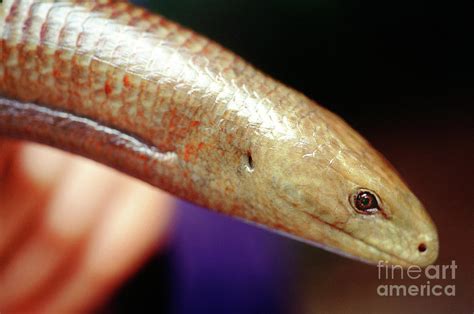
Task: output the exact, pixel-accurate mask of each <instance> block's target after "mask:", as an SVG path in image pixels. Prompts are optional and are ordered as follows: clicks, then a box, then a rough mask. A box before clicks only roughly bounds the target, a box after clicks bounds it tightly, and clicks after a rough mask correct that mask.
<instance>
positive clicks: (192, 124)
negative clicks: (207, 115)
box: [190, 120, 201, 128]
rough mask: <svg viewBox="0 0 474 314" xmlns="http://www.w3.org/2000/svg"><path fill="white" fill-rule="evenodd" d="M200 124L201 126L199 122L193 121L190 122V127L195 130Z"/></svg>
mask: <svg viewBox="0 0 474 314" xmlns="http://www.w3.org/2000/svg"><path fill="white" fill-rule="evenodd" d="M200 124H201V122H200V121H196V120H193V121H191V124H190V127H191V128H195V127H197V126H199V125H200Z"/></svg>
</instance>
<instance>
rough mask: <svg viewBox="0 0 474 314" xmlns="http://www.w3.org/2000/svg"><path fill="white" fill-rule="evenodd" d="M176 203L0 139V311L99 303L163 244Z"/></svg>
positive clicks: (93, 167)
mask: <svg viewBox="0 0 474 314" xmlns="http://www.w3.org/2000/svg"><path fill="white" fill-rule="evenodd" d="M172 205H173V201H172V197H171V196H169V195H167V194H166V193H164V192H161V191H159V190H158V189H155V188H152V187H150V186H148V185H146V184H144V183H142V182H139V181H137V180H134V179H131V178H129V177H126V176H124V175H122V174H119V173H118V172H115V171H113V170H110V169H107V168H105V167H103V166H100V165H98V164H95V163H94V162H92V161H89V160H85V159H82V158H80V157H76V156H72V155H69V154H64V153H62V152H59V151H57V150H53V149H51V148H46V147H44V146H39V145H34V144H21V143H19V142H14V141H9V140H3V139H0V312H1V311H2V310H3V311H34V312H38V311H39V312H58V311H84V310H88V309H93V308H94V307H96V306H97V305H100V304H101V302H103V301H104V299H105V298H107V296H109V295H110V294H111V293H112V292H113V291H114V289H115V288H117V287H118V286H119V285H120V284H121V283H122V282H123V281H124V280H125V279H126V278H127V277H128V276H129V275H131V274H132V273H133V272H134V271H135V270H136V269H137V268H138V267H139V266H140V265H141V264H142V263H143V262H144V261H145V259H146V258H147V256H149V255H150V254H152V253H153V252H155V251H156V250H157V249H158V248H160V247H162V246H163V244H164V243H165V241H166V235H167V233H168V232H167V231H168V229H169V226H170V222H171V207H172Z"/></svg>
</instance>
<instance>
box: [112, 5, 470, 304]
mask: <svg viewBox="0 0 474 314" xmlns="http://www.w3.org/2000/svg"><path fill="white" fill-rule="evenodd" d="M136 3H140V4H142V5H147V6H149V7H150V8H152V9H153V10H154V11H156V12H160V14H162V15H164V16H166V17H168V18H170V19H172V20H175V21H178V22H180V23H181V24H184V25H186V26H188V27H190V28H192V29H194V30H196V31H198V32H200V33H202V34H205V35H206V36H208V37H210V38H212V39H214V40H215V41H217V42H219V43H221V44H223V45H224V46H225V47H227V48H230V49H231V50H233V51H235V52H236V53H238V54H239V55H241V56H243V57H244V58H245V59H247V60H248V61H250V62H251V63H252V64H254V65H255V66H257V67H258V68H260V69H262V70H263V71H264V72H267V73H268V74H270V75H272V76H273V77H275V78H277V79H279V80H281V81H283V82H285V83H286V84H288V85H290V86H292V87H295V88H296V89H298V90H300V91H302V92H304V93H305V94H306V95H308V96H309V97H311V98H313V99H315V100H317V101H318V102H319V103H321V104H323V105H324V106H325V107H327V108H329V109H330V110H332V111H334V112H336V113H338V114H339V115H340V116H342V117H343V118H344V119H346V120H347V121H348V122H349V123H350V124H351V125H352V126H354V128H356V129H357V130H358V131H360V132H361V133H362V134H363V135H364V136H365V137H366V138H367V139H369V141H371V142H372V143H373V144H374V146H375V147H376V148H378V149H379V150H380V151H381V152H382V153H383V154H384V155H385V156H386V157H387V158H388V159H389V160H391V161H392V163H393V164H394V165H395V166H396V168H397V169H398V170H399V171H400V173H401V174H402V176H403V177H404V178H405V179H406V181H407V182H408V184H409V185H410V186H411V187H412V189H413V191H414V192H415V194H416V195H418V196H419V197H420V199H421V200H422V202H423V203H424V204H425V205H426V207H427V209H428V211H429V212H430V214H431V216H432V217H433V219H434V221H435V223H436V225H437V226H438V230H439V236H440V242H441V244H440V245H441V252H440V258H439V260H438V263H439V264H449V263H450V262H451V260H455V261H456V263H457V265H458V272H457V273H456V275H457V276H456V279H455V280H453V281H442V282H440V283H441V284H455V285H456V297H385V298H384V297H380V296H377V293H376V288H377V286H378V285H379V284H381V282H380V281H379V280H378V279H377V269H376V268H375V267H373V266H368V265H364V264H361V263H358V262H355V261H351V260H348V259H345V258H342V257H339V256H336V255H333V254H330V253H326V252H324V251H321V250H319V249H315V248H312V247H309V246H307V245H304V244H300V243H297V242H295V241H291V240H288V239H285V238H282V237H280V236H277V235H274V234H271V233H268V232H265V231H262V230H259V229H256V228H254V227H251V226H247V225H245V224H243V223H241V222H237V221H234V220H231V219H228V218H226V217H222V216H220V215H216V214H213V213H209V212H207V211H205V210H202V209H199V208H196V207H194V206H192V205H189V204H185V203H182V202H180V203H179V208H178V209H177V222H176V228H175V230H174V235H173V237H172V240H171V241H170V243H169V245H168V248H167V250H166V251H165V252H161V253H159V255H157V256H156V257H154V258H153V260H151V261H150V262H149V263H148V265H147V266H146V267H144V268H143V269H142V271H141V272H140V273H139V274H137V275H136V276H135V277H134V278H132V279H131V280H130V282H128V283H127V284H126V285H125V286H124V287H123V288H122V289H121V290H120V291H119V292H118V293H117V294H116V295H115V296H114V298H113V299H112V300H110V303H109V304H108V305H107V306H106V307H104V309H103V311H104V312H113V313H115V312H129V311H132V310H134V311H136V310H137V309H154V310H157V311H159V312H162V313H167V312H170V313H319V312H329V311H330V312H336V313H342V312H357V313H367V312H374V313H375V312H377V313H398V312H401V311H403V312H407V313H420V312H422V313H472V311H473V309H474V307H473V299H474V298H473V289H474V288H473V287H474V278H473V274H474V266H473V264H474V256H473V248H474V246H473V209H474V206H473V205H472V202H473V201H474V185H473V175H474V166H473V162H474V146H473V143H474V141H473V140H474V132H473V114H474V106H473V105H474V88H473V87H474V67H473V64H474V63H473V61H472V59H473V57H474V50H473V48H472V47H471V43H472V42H473V31H474V2H473V1H470V0H466V1H443V2H442V1H377V2H376V1H355V0H354V1H340V0H293V1H285V0H274V1H256V0H240V1H222V0H200V1H196V0H160V1H136ZM389 283H392V282H389ZM395 283H398V284H400V283H402V284H413V281H407V280H405V281H403V280H401V281H398V282H395ZM421 283H422V284H423V283H424V281H423V282H421ZM418 284H420V283H419V282H418ZM432 284H434V283H432Z"/></svg>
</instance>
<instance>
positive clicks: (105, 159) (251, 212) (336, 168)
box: [0, 0, 438, 266]
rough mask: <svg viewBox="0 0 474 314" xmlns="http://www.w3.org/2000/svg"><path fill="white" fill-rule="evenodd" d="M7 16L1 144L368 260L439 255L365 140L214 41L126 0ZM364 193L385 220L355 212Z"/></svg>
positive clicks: (415, 207) (14, 4)
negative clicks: (58, 151)
mask: <svg viewBox="0 0 474 314" xmlns="http://www.w3.org/2000/svg"><path fill="white" fill-rule="evenodd" d="M3 7H4V8H3V16H2V18H1V22H0V33H1V34H2V41H1V46H0V93H1V94H2V95H4V96H5V97H8V98H10V99H14V100H7V99H3V100H2V101H0V134H3V135H6V136H11V137H16V138H22V139H28V140H34V141H38V142H41V143H46V144H49V145H52V146H56V147H59V148H62V149H65V150H68V151H72V152H75V153H77V154H81V155H83V156H86V157H89V158H92V159H95V160H97V161H100V162H102V163H104V164H107V165H110V166H112V167H115V168H117V169H119V170H121V171H123V172H126V173H128V174H131V175H133V176H136V177H138V178H141V179H142V180H144V181H147V182H149V183H151V184H153V185H155V186H157V187H160V188H161V189H164V190H167V191H169V192H170V193H173V194H175V195H177V196H178V197H181V198H184V199H187V200H190V201H192V202H194V203H197V204H199V205H202V206H205V207H208V208H211V209H213V210H216V211H218V212H222V213H225V214H228V215H232V216H235V217H239V218H242V219H244V220H247V221H251V222H255V223H257V224H259V225H263V226H266V227H269V228H271V229H274V230H278V231H281V232H283V233H286V234H289V235H290V236H294V237H297V238H299V239H302V240H304V241H307V242H310V243H313V244H316V245H319V246H323V247H325V248H327V249H330V250H335V251H338V252H339V253H342V254H345V255H350V256H352V257H356V258H359V259H362V260H365V261H368V262H377V261H378V260H385V261H388V262H389V263H393V264H401V265H404V266H407V265H411V264H416V265H421V266H425V265H428V264H430V263H433V262H434V260H435V259H436V257H437V254H438V239H437V233H436V229H435V227H434V225H433V223H432V221H431V219H430V218H429V216H428V215H427V213H426V212H425V210H424V208H423V206H422V205H421V203H420V202H419V201H418V200H417V198H416V197H415V196H414V195H413V194H412V193H411V192H410V190H409V189H408V188H407V187H406V185H405V184H404V183H403V181H402V180H401V179H400V178H399V176H398V175H397V173H396V172H395V170H394V169H393V168H392V167H391V166H390V165H389V163H388V162H387V161H385V159H383V157H382V156H380V155H379V154H378V153H377V152H376V151H375V150H374V149H373V148H372V147H371V146H370V145H369V144H368V143H367V141H365V140H364V139H363V138H362V137H361V136H360V135H359V134H357V133H356V132H355V131H354V130H353V129H351V128H350V127H349V126H348V125H347V124H346V123H345V122H344V121H342V120H341V119H340V118H338V117H337V116H335V115H334V114H332V113H330V112H328V111H327V110H325V109H324V108H322V107H320V106H319V105H317V104H315V103H314V102H313V101H311V100H309V99H308V98H306V97H305V96H304V95H302V94H300V93H298V92H296V91H295V90H293V89H291V88H288V87H286V86H285V85H283V84H281V83H279V82H277V81H275V80H273V79H271V78H270V77H268V76H266V75H265V74H263V73H261V72H259V71H258V70H256V69H255V68H253V67H252V66H251V65H249V64H248V63H246V62H245V61H243V60H242V59H240V58H239V57H238V56H236V55H234V54H232V53H231V52H229V51H227V50H226V49H224V48H222V47H221V46H219V45H217V44H216V43H214V42H212V41H209V40H208V39H206V38H204V37H201V36H199V35H197V34H195V33H193V32H192V31H189V30H187V29H184V28H183V27H181V26H179V25H177V24H174V23H172V22H169V21H167V20H165V19H164V18H162V17H160V16H156V15H152V14H150V13H148V12H146V11H145V10H143V9H141V8H137V7H134V6H132V5H130V4H128V3H125V2H118V1H109V0H105V1H99V0H96V1H77V0H76V1H58V2H50V1H35V0H10V1H5V2H4V4H3ZM361 188H362V189H367V190H370V191H372V193H374V194H375V195H377V197H378V201H379V204H380V208H381V210H380V211H378V212H376V213H374V214H371V215H367V214H362V213H360V212H358V211H356V210H355V209H354V208H353V205H351V200H352V199H353V195H354V193H356V192H357V191H358V190H359V189H361ZM420 244H423V245H425V246H426V250H425V251H424V252H420V250H419V249H418V248H419V245H420Z"/></svg>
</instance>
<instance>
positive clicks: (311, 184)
mask: <svg viewBox="0 0 474 314" xmlns="http://www.w3.org/2000/svg"><path fill="white" fill-rule="evenodd" d="M295 125H296V127H295V129H297V130H299V131H298V133H297V135H298V136H297V139H296V140H295V141H287V142H286V143H287V144H279V145H278V147H275V148H274V149H272V150H269V151H271V153H267V156H266V159H267V162H266V164H267V165H269V167H271V169H270V171H271V172H268V176H267V183H266V184H268V185H269V186H271V188H270V191H267V195H268V203H270V204H272V205H270V206H273V207H274V208H275V209H276V211H278V212H279V213H278V215H277V216H278V218H277V219H276V221H277V222H278V223H277V225H284V226H285V228H286V230H284V232H285V233H290V234H292V235H293V236H297V237H298V238H302V239H304V240H305V241H306V242H310V243H313V244H315V245H317V246H322V247H324V248H326V249H328V250H331V251H336V252H338V253H340V254H343V255H349V256H352V257H355V258H357V259H361V260H364V261H367V262H370V263H378V262H379V261H385V262H386V263H388V264H397V265H402V266H409V265H419V266H426V265H429V264H431V263H433V262H434V261H435V260H436V258H437V255H438V237H437V232H436V228H435V226H434V224H433V222H432V221H431V219H430V217H429V215H428V214H427V213H426V211H425V209H424V207H423V205H422V204H421V203H420V201H419V200H418V199H417V198H416V197H415V196H414V194H413V193H412V192H411V191H410V190H409V188H408V187H407V186H406V184H405V183H404V182H403V181H402V180H401V179H400V177H399V175H398V173H397V172H396V170H395V169H394V168H393V167H392V166H391V165H390V164H389V163H388V162H387V161H386V160H385V159H384V158H383V157H382V156H381V155H380V154H379V153H378V152H377V151H376V150H375V149H374V148H372V146H371V145H370V144H369V143H368V142H367V141H366V140H364V139H363V138H362V137H361V136H360V135H359V134H358V133H357V132H355V131H354V130H353V129H352V128H351V127H350V126H348V125H347V124H346V123H345V122H344V121H343V120H342V119H340V118H339V117H337V116H336V115H334V114H332V113H330V112H329V111H327V110H325V109H323V108H320V107H319V106H314V104H313V105H312V106H311V109H310V110H309V111H308V113H307V114H306V115H305V116H304V117H303V118H302V119H300V120H299V121H298V122H297V123H295ZM256 171H257V169H256ZM281 221H283V222H281Z"/></svg>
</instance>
